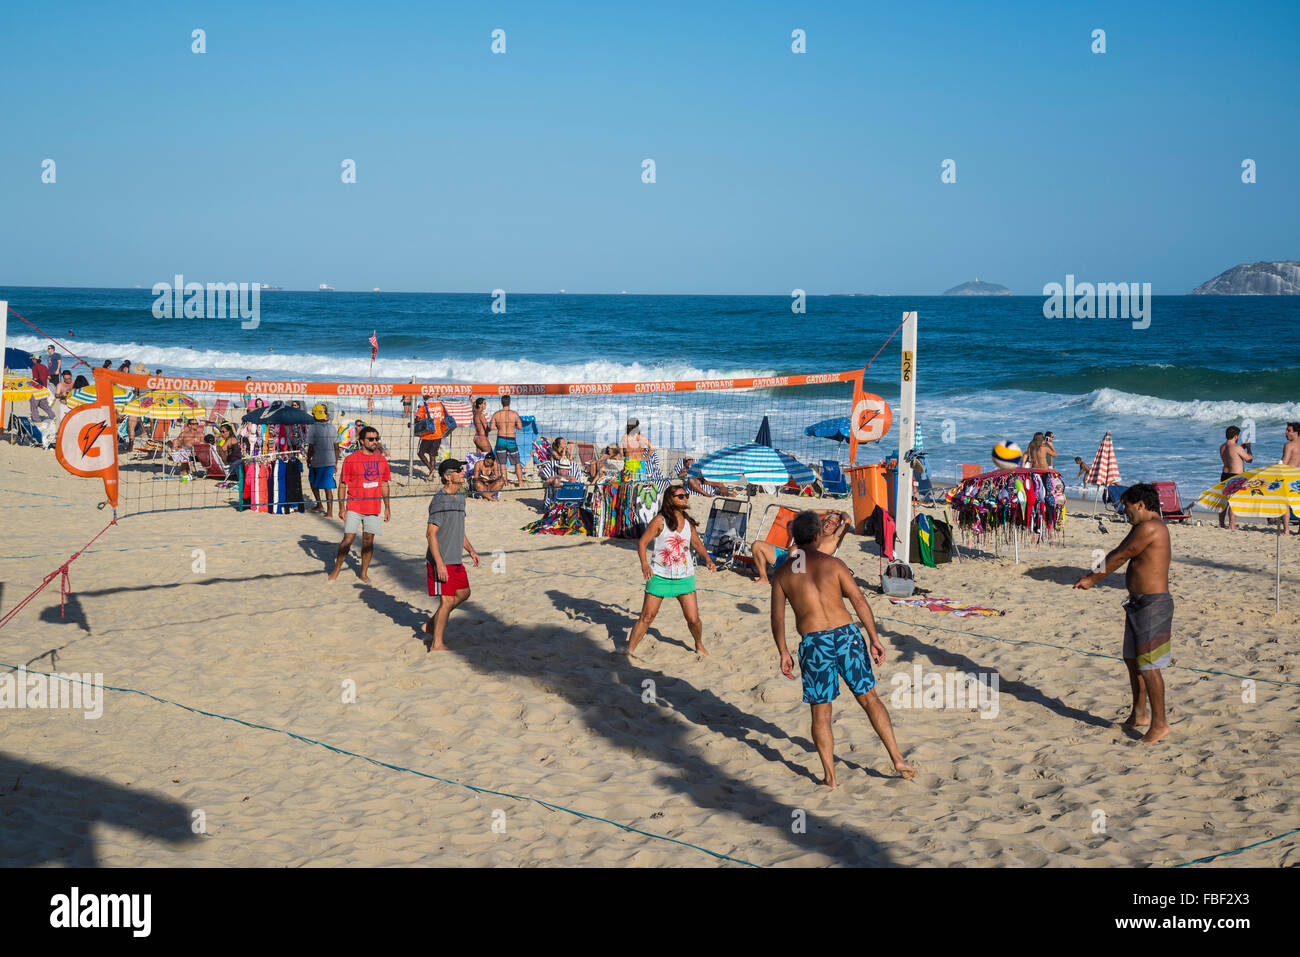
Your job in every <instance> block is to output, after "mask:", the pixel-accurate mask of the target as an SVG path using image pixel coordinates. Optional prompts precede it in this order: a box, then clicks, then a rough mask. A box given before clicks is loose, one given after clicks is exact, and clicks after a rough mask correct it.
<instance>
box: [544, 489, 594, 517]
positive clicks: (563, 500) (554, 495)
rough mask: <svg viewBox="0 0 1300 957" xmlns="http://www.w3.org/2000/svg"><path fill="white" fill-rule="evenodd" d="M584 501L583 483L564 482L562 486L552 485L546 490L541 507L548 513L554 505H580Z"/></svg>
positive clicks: (585, 492)
mask: <svg viewBox="0 0 1300 957" xmlns="http://www.w3.org/2000/svg"><path fill="white" fill-rule="evenodd" d="M586 501H587V485H586V483H585V482H565V483H564V484H563V485H552V486H551V487H550V488H548V489H547V490H546V495H545V499H544V502H543V505H544V507H545V508H546V509H547V510H548V511H549V510H550V509H551V507H552V506H555V505H582V504H584V503H585V502H586Z"/></svg>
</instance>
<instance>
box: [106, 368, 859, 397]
mask: <svg viewBox="0 0 1300 957" xmlns="http://www.w3.org/2000/svg"><path fill="white" fill-rule="evenodd" d="M95 373H96V375H95V378H96V380H99V378H100V377H101V376H105V377H107V378H108V380H109V381H111V382H115V383H117V384H118V385H122V386H126V387H128V388H132V389H145V390H151V391H152V390H158V391H162V392H235V393H244V394H246V395H254V396H285V397H288V398H293V397H294V396H308V395H332V396H344V397H347V396H362V397H365V396H374V395H381V396H382V395H420V394H421V393H425V394H428V395H439V396H450V395H466V396H468V395H635V394H641V393H656V392H726V391H730V390H733V389H777V388H781V387H784V386H793V385H824V384H827V383H835V382H858V383H860V382H861V381H862V373H863V370H862V369H855V370H854V371H852V372H823V373H815V374H810V375H780V376H759V377H755V378H748V379H740V378H737V379H686V380H682V381H675V382H564V383H516V384H513V385H503V384H487V383H480V382H473V383H464V382H415V383H409V382H296V381H292V380H285V379H247V380H245V379H201V378H196V377H192V376H153V375H137V374H135V373H126V372H113V371H110V370H107V369H103V370H101V369H96V370H95Z"/></svg>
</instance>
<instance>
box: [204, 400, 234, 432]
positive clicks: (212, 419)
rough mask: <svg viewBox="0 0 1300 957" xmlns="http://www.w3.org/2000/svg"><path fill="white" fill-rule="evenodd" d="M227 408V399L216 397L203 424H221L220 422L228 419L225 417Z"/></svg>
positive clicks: (228, 405) (228, 406) (228, 403)
mask: <svg viewBox="0 0 1300 957" xmlns="http://www.w3.org/2000/svg"><path fill="white" fill-rule="evenodd" d="M229 408H230V400H229V399H218V400H217V401H216V402H213V403H212V411H210V412H209V413H208V417H207V418H206V419H204V420H203V424H204V425H211V426H219V425H221V423H223V422H227V421H229V420H228V419H227V418H226V410H227V409H229Z"/></svg>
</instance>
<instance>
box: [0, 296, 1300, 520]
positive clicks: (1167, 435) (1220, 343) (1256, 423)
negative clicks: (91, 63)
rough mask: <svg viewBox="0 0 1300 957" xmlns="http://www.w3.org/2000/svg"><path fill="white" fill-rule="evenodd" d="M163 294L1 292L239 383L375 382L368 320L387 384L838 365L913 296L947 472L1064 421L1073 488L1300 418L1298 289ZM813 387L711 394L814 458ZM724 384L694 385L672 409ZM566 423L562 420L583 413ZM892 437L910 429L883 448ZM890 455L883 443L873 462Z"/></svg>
mask: <svg viewBox="0 0 1300 957" xmlns="http://www.w3.org/2000/svg"><path fill="white" fill-rule="evenodd" d="M153 298H154V297H153V296H152V294H151V293H150V291H149V290H147V289H74V288H58V289H47V288H24V287H8V288H5V287H0V299H8V300H9V303H10V306H11V307H12V308H13V309H14V310H16V311H17V312H19V313H21V314H22V315H23V316H25V317H26V318H27V319H29V320H31V321H32V322H33V323H35V324H36V325H38V326H40V327H42V328H43V329H45V330H46V331H47V332H48V333H50V334H51V335H53V336H55V337H57V338H65V337H67V336H68V334H69V333H70V334H71V338H66V342H67V344H68V345H69V346H70V347H71V348H72V349H73V350H74V351H75V352H77V353H78V354H79V355H81V356H83V357H85V358H86V359H88V360H90V361H91V362H92V363H94V364H96V365H98V364H99V362H101V361H102V360H103V359H105V358H110V359H113V360H114V362H115V363H116V362H117V361H120V360H121V359H131V360H132V361H133V362H134V361H139V362H143V363H144V364H145V365H147V366H148V367H149V368H150V370H153V369H156V368H161V369H163V370H164V372H166V373H167V374H202V375H206V376H213V375H216V376H218V377H228V378H239V379H242V378H244V376H246V375H248V374H252V375H253V376H254V377H257V378H265V379H275V378H286V379H289V378H295V379H315V380H343V381H348V380H358V381H365V380H366V379H367V378H368V377H369V375H370V369H369V366H370V361H369V360H370V347H369V343H368V342H367V340H368V339H369V337H370V334H371V332H372V330H373V331H376V332H377V333H378V338H379V344H380V349H379V359H378V361H377V362H376V363H375V366H374V376H375V378H376V379H379V380H388V381H407V380H408V379H409V378H410V377H411V376H418V377H419V379H420V380H421V381H456V382H474V381H480V382H506V383H545V382H589V381H622V380H649V379H693V378H721V377H730V376H759V375H780V374H788V373H806V372H829V371H840V370H847V369H853V368H858V367H861V366H862V365H863V364H864V363H866V362H867V361H868V360H869V359H870V358H871V356H872V355H873V354H874V353H875V352H876V351H877V349H879V348H880V346H881V344H882V343H883V342H884V341H885V339H886V338H887V337H888V336H889V335H890V333H891V332H892V331H893V330H894V328H895V327H896V326H897V325H898V323H899V320H900V319H901V317H902V313H903V312H904V310H916V311H917V312H918V314H919V327H918V328H919V337H918V355H917V396H918V403H917V404H918V417H919V420H920V422H921V426H922V429H923V431H924V434H925V448H926V451H927V453H928V456H929V457H928V462H929V465H930V468H931V472H932V473H933V474H934V475H935V477H936V478H945V477H948V476H950V475H952V474H953V472H954V471H959V469H960V465H961V464H962V463H975V464H979V465H982V466H983V465H990V464H991V459H990V450H991V448H992V446H993V444H994V443H995V442H997V441H1000V440H1003V439H1011V440H1014V441H1016V442H1018V443H1019V444H1020V445H1021V447H1024V446H1026V445H1027V444H1028V442H1029V439H1030V437H1031V435H1032V434H1033V432H1035V431H1039V430H1047V429H1050V430H1052V431H1054V432H1055V433H1056V447H1057V450H1058V451H1059V452H1060V454H1061V463H1058V464H1060V467H1061V470H1062V473H1063V474H1064V475H1065V477H1066V479H1067V484H1070V482H1071V481H1072V478H1073V475H1074V471H1075V470H1074V469H1071V468H1068V467H1067V465H1066V464H1065V463H1069V462H1071V460H1072V459H1073V458H1074V456H1076V455H1077V456H1080V457H1082V458H1083V459H1084V460H1085V461H1087V462H1091V460H1092V457H1093V454H1094V453H1095V452H1096V449H1097V446H1098V444H1099V442H1100V440H1101V438H1102V435H1103V434H1104V433H1105V432H1106V431H1107V430H1109V431H1110V432H1111V433H1112V438H1113V440H1114V443H1115V450H1116V457H1117V459H1118V461H1119V466H1120V472H1121V474H1122V476H1123V478H1124V481H1125V482H1128V481H1131V480H1133V481H1136V480H1160V479H1174V480H1175V481H1177V482H1178V484H1179V488H1180V491H1181V492H1182V495H1183V497H1184V499H1189V498H1192V497H1194V496H1195V495H1196V494H1197V493H1199V492H1200V491H1201V490H1203V489H1205V488H1208V487H1209V486H1210V485H1212V484H1213V483H1214V482H1215V481H1217V479H1218V474H1219V461H1218V455H1217V451H1216V450H1217V448H1218V445H1219V443H1220V442H1222V441H1223V430H1224V428H1225V427H1226V426H1228V425H1231V424H1237V425H1241V426H1243V427H1247V426H1253V429H1254V433H1255V444H1254V450H1255V454H1256V461H1257V462H1260V463H1266V462H1272V461H1276V460H1277V459H1278V458H1280V456H1281V449H1282V443H1283V435H1282V432H1283V427H1284V424H1285V422H1287V421H1289V420H1300V356H1298V355H1297V354H1296V349H1295V343H1296V331H1297V329H1298V328H1300V323H1298V320H1300V297H1203V296H1164V297H1161V296H1157V297H1155V299H1154V301H1153V303H1152V307H1151V324H1150V327H1149V328H1147V329H1141V330H1140V329H1134V328H1132V324H1131V323H1130V322H1129V321H1127V320H1121V319H1046V318H1044V317H1043V300H1042V298H1040V297H927V296H917V297H878V296H810V297H809V298H808V300H807V312H806V314H804V315H795V314H793V313H792V312H791V308H790V303H791V300H790V299H789V298H788V297H782V296H628V295H622V296H620V295H613V296H572V295H541V294H537V295H533V294H508V295H507V299H506V310H507V311H506V313H505V314H504V315H502V314H495V313H493V312H492V311H491V305H492V298H491V296H490V295H488V294H486V293H484V294H422V293H409V294H392V293H344V292H324V293H322V292H287V291H286V292H264V293H263V294H262V299H261V317H260V322H259V324H258V327H257V328H256V329H243V328H241V326H240V323H239V321H238V320H232V319H188V320H187V319H162V320H160V319H155V318H154V316H153V314H152V305H153ZM9 345H10V346H16V347H19V348H22V349H26V350H35V349H37V348H43V346H44V340H42V339H41V338H40V337H38V336H37V335H36V334H35V333H34V332H32V330H31V329H29V328H28V327H27V326H25V325H24V324H23V323H21V322H20V321H18V320H17V319H15V318H14V317H13V316H10V319H9ZM898 377H899V342H898V340H897V338H895V340H894V341H893V342H891V343H890V344H889V346H888V347H886V348H885V350H884V351H883V352H882V353H881V354H880V356H879V358H877V359H876V360H875V362H874V364H873V365H872V366H871V368H870V369H869V370H868V372H867V378H866V387H867V389H868V391H873V392H876V393H878V394H880V395H882V396H884V397H885V398H886V399H887V400H889V401H890V402H891V403H896V401H897V398H898ZM845 394H846V396H847V392H846V393H845ZM802 399H806V396H805V397H798V396H793V395H792V396H791V398H790V400H789V401H788V403H787V408H785V409H784V410H779V409H768V408H766V407H761V404H759V403H755V404H754V405H752V406H746V405H745V404H744V403H743V402H741V403H734V402H733V403H730V404H727V405H725V407H724V406H720V405H718V404H717V402H716V400H715V405H714V411H715V412H716V413H718V414H721V412H722V411H725V412H726V414H729V415H733V416H744V417H747V418H752V419H753V422H752V425H753V427H754V428H756V427H757V424H758V419H759V418H761V416H762V414H763V413H764V412H765V411H770V412H772V413H773V414H777V415H779V416H780V417H781V419H782V422H783V427H782V428H781V429H777V427H776V423H775V421H774V434H776V436H777V444H778V445H780V444H781V443H782V441H783V440H782V438H781V436H783V435H784V436H788V438H786V439H785V440H784V441H786V442H788V443H789V444H791V445H797V446H798V447H797V448H794V449H792V451H795V452H796V454H799V455H800V456H801V457H805V458H811V457H816V456H817V455H818V454H819V452H820V453H824V454H825V455H826V457H834V456H835V455H836V452H837V447H836V446H835V444H834V443H830V442H823V443H821V444H817V442H820V440H817V442H812V443H807V442H804V441H803V440H799V441H798V442H796V440H795V439H794V438H793V436H794V435H796V434H797V432H798V429H797V428H796V426H797V425H799V424H805V423H802V418H801V416H802V415H805V414H812V412H813V411H814V410H815V411H816V412H818V413H820V412H821V411H822V410H824V409H825V401H824V400H822V401H820V402H816V403H807V402H803V401H802ZM566 401H567V407H568V409H570V410H572V409H574V408H580V407H577V406H575V403H574V400H566ZM708 401H709V397H702V398H701V399H699V400H695V399H694V397H691V398H686V397H677V400H676V403H675V407H676V408H678V409H682V410H687V411H689V410H691V409H693V408H696V407H699V408H704V407H705V406H706V405H707V403H708ZM523 402H524V400H523V399H520V400H517V405H522V404H523ZM693 403H694V404H693ZM592 408H595V406H594V405H593V406H592ZM625 408H626V406H624V407H620V408H619V409H618V413H619V414H622V413H623V411H624V410H625ZM521 411H526V410H523V409H521ZM847 411H848V408H847V400H846V404H845V408H844V414H847ZM539 420H541V421H542V422H543V431H545V430H546V428H545V427H546V425H547V423H546V422H545V420H544V419H543V418H542V417H541V416H540V415H539ZM551 424H552V425H553V426H554V428H552V433H554V432H555V431H560V430H561V429H564V430H568V431H572V430H573V426H572V425H571V423H569V422H563V423H560V422H556V423H551ZM806 424H810V423H806ZM748 427H749V426H748V425H745V426H743V428H744V429H748ZM736 428H741V427H740V426H736ZM711 431H712V432H714V433H716V435H710V434H709V433H710V432H711ZM724 434H725V437H730V436H731V435H732V434H733V433H732V432H731V431H728V430H727V429H719V428H713V429H710V428H704V429H701V430H700V433H699V434H697V435H695V436H694V437H693V438H694V440H695V443H696V444H698V443H700V442H704V443H707V442H708V441H709V440H710V439H711V438H717V439H721V438H723V437H724ZM652 439H653V436H652ZM896 444H897V443H896V432H894V433H891V435H890V436H888V437H887V438H886V440H885V441H883V442H882V443H880V448H881V452H882V453H883V452H886V451H888V450H890V449H893V448H894V447H896ZM838 451H841V452H842V450H838ZM863 456H865V458H864V457H863ZM878 457H879V456H877V455H876V453H875V452H874V451H873V450H872V448H871V447H867V448H866V449H865V451H864V453H862V455H860V458H859V461H872V460H875V459H876V458H878Z"/></svg>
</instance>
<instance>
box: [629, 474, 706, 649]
mask: <svg viewBox="0 0 1300 957" xmlns="http://www.w3.org/2000/svg"><path fill="white" fill-rule="evenodd" d="M687 501H689V499H688V498H687V492H686V489H685V488H683V487H682V486H680V485H670V486H669V487H668V488H666V489H664V495H663V498H662V499H661V500H660V502H659V514H658V515H656V516H655V517H654V518H653V519H651V520H650V524H649V525H648V526H646V530H645V534H644V535H642V536H641V540H640V541H639V542H637V546H636V550H637V553H638V554H639V555H640V556H641V573H642V574H643V575H645V579H646V582H645V601H644V602H643V603H642V605H641V616H640V617H639V618H637V620H636V623H635V624H634V625H632V633H631V635H629V636H628V642H627V653H628V654H629V655H630V654H632V653H633V652H634V651H636V646H637V645H639V644H640V643H641V639H642V638H644V637H645V633H646V630H647V629H648V628H649V627H650V623H651V622H652V621H654V620H655V615H657V614H658V613H659V606H660V605H661V604H662V603H663V600H664V599H665V598H676V599H677V600H678V601H679V602H681V606H682V614H683V615H685V616H686V627H688V628H689V629H690V630H691V636H692V637H693V638H694V639H695V652H696V654H701V655H707V654H708V652H707V651H705V650H704V629H703V626H702V625H701V624H700V609H699V606H698V605H697V604H696V601H695V555H694V554H692V552H698V553H699V555H700V557H701V558H702V559H704V564H705V566H706V567H707V568H708V569H709V571H711V572H716V571H717V570H718V569H717V566H716V565H714V564H713V559H712V558H710V557H709V553H708V551H707V550H705V548H704V543H703V542H701V541H700V536H699V533H698V532H697V531H696V529H695V519H693V518H691V515H690V513H689V512H688V511H687V510H686V503H687ZM647 551H649V552H650V555H649V557H648V558H647V556H646V552H647Z"/></svg>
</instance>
